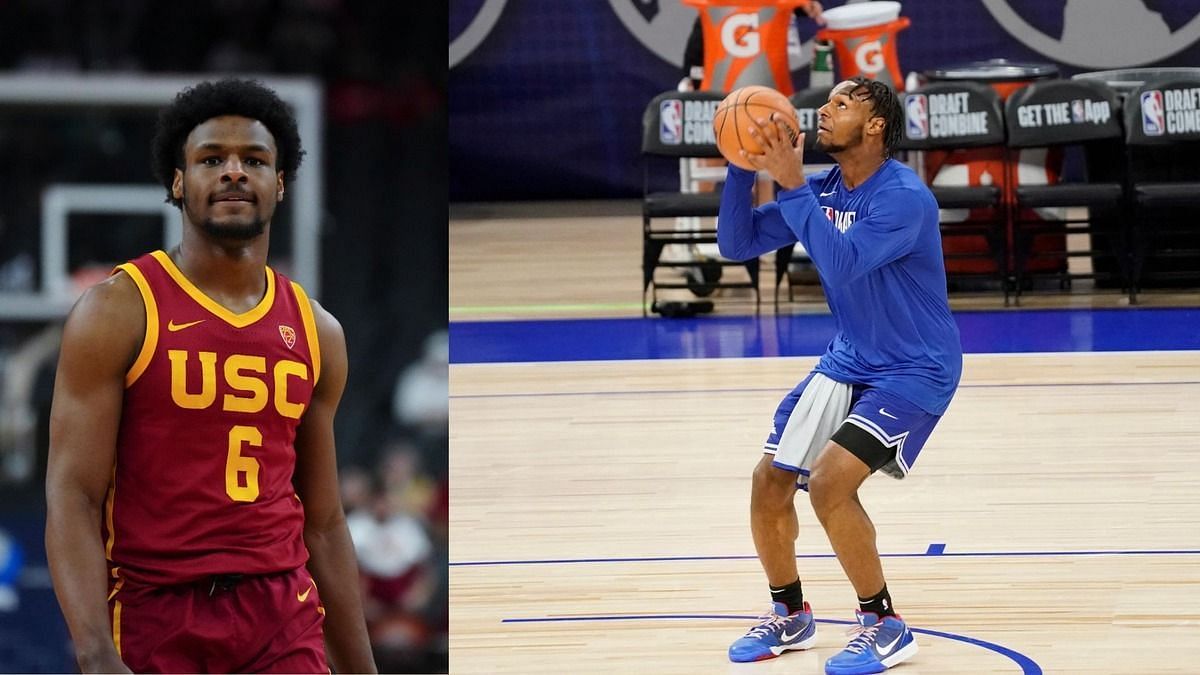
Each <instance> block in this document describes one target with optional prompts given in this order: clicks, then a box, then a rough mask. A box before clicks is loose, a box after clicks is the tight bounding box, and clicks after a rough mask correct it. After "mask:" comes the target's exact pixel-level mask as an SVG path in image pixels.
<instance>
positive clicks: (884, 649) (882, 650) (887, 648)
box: [875, 631, 904, 656]
mask: <svg viewBox="0 0 1200 675" xmlns="http://www.w3.org/2000/svg"><path fill="white" fill-rule="evenodd" d="M902 637H904V632H903V631H901V633H900V634H899V635H897V636H896V639H895V640H892V641H891V642H889V643H888V644H886V645H881V644H878V643H876V645H875V651H877V652H879V655H880V656H887V655H888V654H891V653H892V650H894V649H895V648H896V645H898V644H900V638H902Z"/></svg>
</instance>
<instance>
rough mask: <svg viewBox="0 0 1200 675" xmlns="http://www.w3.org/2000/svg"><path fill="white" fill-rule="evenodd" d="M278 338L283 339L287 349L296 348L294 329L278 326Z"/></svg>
mask: <svg viewBox="0 0 1200 675" xmlns="http://www.w3.org/2000/svg"><path fill="white" fill-rule="evenodd" d="M279 337H281V338H283V344H285V345H287V346H288V349H291V348H292V347H295V346H296V329H294V328H292V327H291V326H284V325H283V324H280V325H279Z"/></svg>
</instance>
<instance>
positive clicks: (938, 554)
mask: <svg viewBox="0 0 1200 675" xmlns="http://www.w3.org/2000/svg"><path fill="white" fill-rule="evenodd" d="M945 546H946V545H945V544H940V543H939V544H930V545H929V548H928V549H926V550H925V552H924V553H880V554H879V556H880V557H881V558H1067V557H1089V556H1094V557H1099V556H1154V555H1200V549H1195V548H1181V549H1118V550H1112V551H949V552H948V551H946V549H945ZM834 557H836V556H834V554H832V553H801V554H797V555H796V559H797V560H800V559H804V560H813V559H819V558H834ZM716 560H758V556H756V555H681V556H640V557H623V558H547V559H540V560H539V559H531V560H465V561H459V562H453V561H451V562H450V563H449V565H450V567H499V566H505V565H577V564H590V563H631V562H650V563H657V562H705V561H716Z"/></svg>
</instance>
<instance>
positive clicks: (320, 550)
mask: <svg viewBox="0 0 1200 675" xmlns="http://www.w3.org/2000/svg"><path fill="white" fill-rule="evenodd" d="M312 306H313V317H314V319H315V320H316V324H317V339H318V340H319V342H320V349H321V377H320V379H319V380H318V381H317V386H316V388H315V389H314V391H313V397H312V401H311V402H310V403H309V406H308V409H307V410H305V411H304V417H303V418H302V419H301V421H300V427H299V429H298V430H297V431H296V474H295V485H296V492H297V493H298V494H299V495H300V499H301V500H302V502H303V503H304V543H305V544H306V545H307V546H308V553H309V559H308V571H309V572H310V573H312V575H313V579H314V580H315V581H316V582H317V592H318V594H319V595H320V596H321V601H322V603H323V605H324V607H325V647H326V649H327V651H328V652H329V659H330V662H331V665H332V666H333V669H334V670H335V671H337V672H341V673H374V672H376V670H375V659H374V657H373V656H372V655H371V643H370V640H369V639H368V638H367V626H366V623H365V621H364V620H363V609H362V598H361V596H360V595H359V583H358V562H357V560H356V559H355V557H354V545H353V543H352V542H351V541H350V531H349V530H348V529H347V528H346V516H345V513H344V512H343V510H342V499H341V496H340V494H339V492H338V478H337V456H336V452H335V449H334V440H333V417H334V413H336V412H337V407H338V402H339V401H340V400H341V398H342V390H343V389H344V388H345V386H346V338H345V336H344V335H343V334H342V327H341V325H339V324H338V322H337V319H334V318H333V316H332V315H331V314H330V313H329V312H327V311H325V310H324V309H322V308H321V306H320V305H318V304H317V303H316V302H313V303H312Z"/></svg>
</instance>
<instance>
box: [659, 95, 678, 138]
mask: <svg viewBox="0 0 1200 675" xmlns="http://www.w3.org/2000/svg"><path fill="white" fill-rule="evenodd" d="M658 120H659V122H658V139H659V140H660V141H662V142H663V143H666V144H667V145H679V144H680V143H682V142H683V101H680V100H679V99H676V98H673V99H667V100H666V101H663V102H662V103H661V104H659V108H658Z"/></svg>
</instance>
